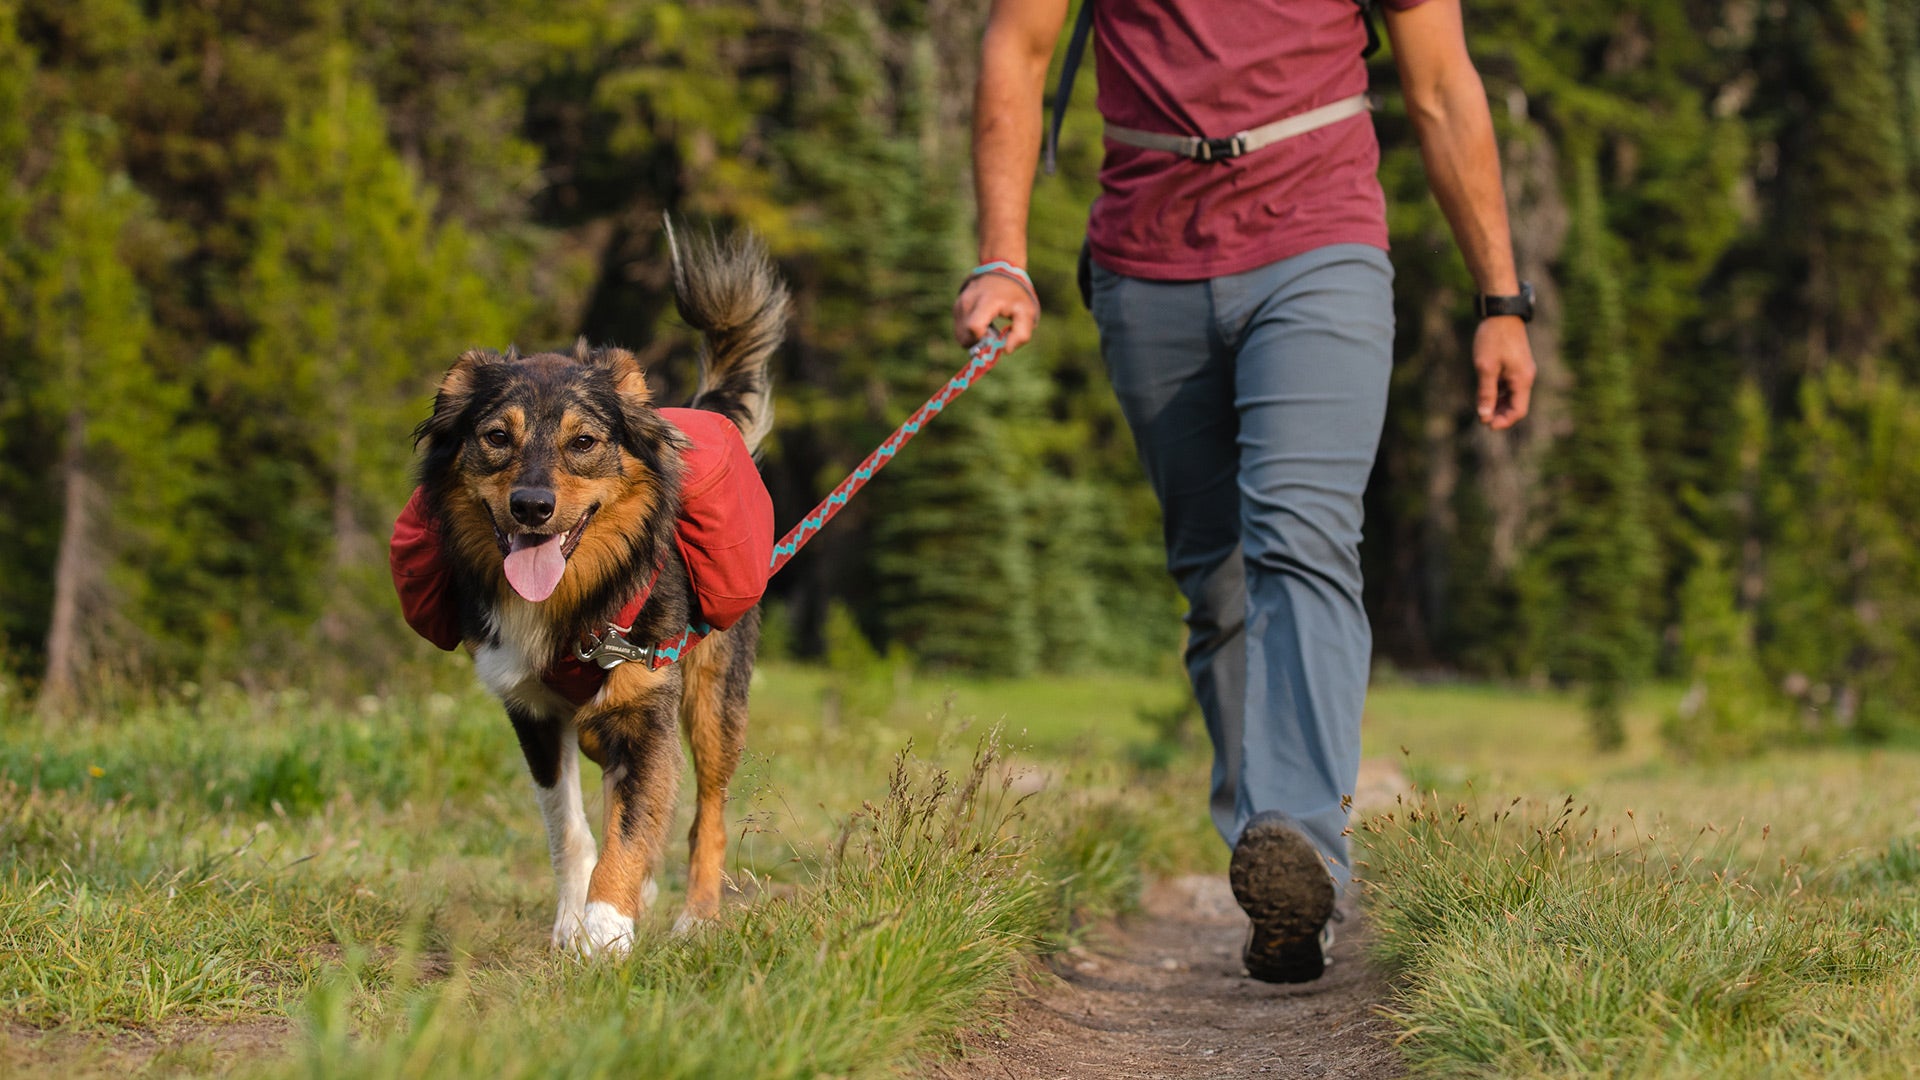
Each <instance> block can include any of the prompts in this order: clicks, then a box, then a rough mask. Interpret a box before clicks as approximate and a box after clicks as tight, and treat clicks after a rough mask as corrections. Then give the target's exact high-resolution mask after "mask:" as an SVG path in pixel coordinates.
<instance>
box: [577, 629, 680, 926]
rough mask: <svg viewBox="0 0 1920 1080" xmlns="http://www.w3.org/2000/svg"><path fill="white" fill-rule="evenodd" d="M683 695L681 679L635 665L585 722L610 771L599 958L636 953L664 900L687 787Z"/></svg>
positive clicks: (594, 888) (593, 895)
mask: <svg viewBox="0 0 1920 1080" xmlns="http://www.w3.org/2000/svg"><path fill="white" fill-rule="evenodd" d="M629 669H634V670H631V671H629ZM622 676H624V677H622ZM679 691H680V675H679V672H677V671H673V670H672V669H669V670H668V671H666V672H649V671H645V670H644V669H640V666H639V665H637V664H630V665H627V666H626V667H623V668H620V669H616V671H615V672H614V673H613V676H612V677H610V678H609V679H608V683H607V687H606V689H605V690H604V691H603V692H602V694H601V696H600V698H599V699H598V700H597V701H596V702H595V710H594V712H593V713H592V714H591V715H582V717H581V734H582V737H583V740H584V742H585V745H586V747H587V751H588V755H589V756H590V757H592V758H594V760H596V761H598V762H599V763H600V766H601V768H602V769H604V770H605V771H606V776H605V779H604V781H603V790H604V791H605V795H606V812H607V818H606V828H605V829H604V830H603V833H602V835H603V836H604V838H605V843H604V845H603V847H602V850H601V852H600V861H599V863H598V864H596V865H595V866H594V868H593V877H592V879H591V880H590V881H589V883H588V885H587V907H586V919H585V925H586V939H587V941H586V945H587V950H588V951H591V952H593V953H611V954H614V955H619V954H623V953H625V952H627V950H629V949H630V948H632V946H633V931H634V920H635V919H636V918H638V917H639V915H640V913H641V912H643V911H645V910H647V909H648V908H649V907H651V906H652V905H653V901H654V898H655V897H656V896H657V895H659V892H660V887H659V885H658V884H657V883H656V882H655V881H654V870H655V868H656V867H657V866H658V865H659V863H660V856H661V851H662V848H663V846H664V841H665V839H666V834H667V827H668V826H669V825H670V824H671V823H672V821H673V797H674V792H675V791H676V790H677V788H678V787H679V783H680V740H679V733H678V731H677V730H676V729H675V728H676V725H675V723H674V713H675V711H676V710H675V706H676V705H677V703H678V698H679Z"/></svg>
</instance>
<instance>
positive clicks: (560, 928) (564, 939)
mask: <svg viewBox="0 0 1920 1080" xmlns="http://www.w3.org/2000/svg"><path fill="white" fill-rule="evenodd" d="M586 934H587V915H586V912H585V910H584V909H583V908H581V907H572V906H569V905H566V904H562V905H560V913H559V914H558V915H555V916H554V917H553V947H554V948H556V949H560V950H563V951H566V952H576V953H585V952H586V947H585V943H586Z"/></svg>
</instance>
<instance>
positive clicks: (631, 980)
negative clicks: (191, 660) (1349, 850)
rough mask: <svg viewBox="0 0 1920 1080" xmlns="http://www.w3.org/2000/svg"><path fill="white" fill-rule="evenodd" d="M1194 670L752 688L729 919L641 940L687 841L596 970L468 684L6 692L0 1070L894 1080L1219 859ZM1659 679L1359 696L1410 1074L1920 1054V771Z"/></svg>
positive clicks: (831, 681)
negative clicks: (1700, 734) (1771, 752)
mask: <svg viewBox="0 0 1920 1080" xmlns="http://www.w3.org/2000/svg"><path fill="white" fill-rule="evenodd" d="M1183 694H1184V691H1183V689H1182V688H1181V686H1180V684H1179V683H1178V682H1176V681H1174V680H1173V679H1172V678H1171V677H1170V676H1166V675H1157V676H1153V677H1139V678H1115V677H1088V678H1081V679H1037V678H1036V679H1022V680H956V679H947V678H940V677H931V676H913V675H909V674H907V673H904V672H901V671H899V670H897V669H893V668H889V667H887V666H886V665H883V664H876V665H869V666H868V669H866V670H864V671H863V672H862V673H861V674H858V675H846V674H839V675H835V674H831V673H828V672H825V671H821V670H818V669H809V668H801V667H796V666H793V665H784V664H775V665H769V666H766V667H764V668H763V669H762V671H761V673H760V675H759V676H758V678H757V681H756V687H755V708H754V721H753V725H752V729H751V731H750V734H749V739H748V743H749V750H748V754H747V757H746V760H745V762H744V763H743V767H742V770H741V774H740V777H739V778H738V781H737V783H736V785H735V791H734V800H733V804H732V805H731V807H730V808H729V817H730V820H731V822H732V829H731V835H732V837H733V846H732V849H731V852H730V859H729V868H730V871H731V872H732V874H733V876H734V878H735V880H736V881H738V882H739V883H740V884H741V885H742V887H743V888H744V889H745V890H746V892H747V893H748V894H749V895H750V896H751V901H750V902H745V903H739V904H736V905H734V906H733V907H732V908H731V909H730V910H729V912H728V914H727V915H726V917H725V919H724V920H723V922H722V924H721V925H720V926H718V927H716V928H712V929H709V930H707V931H703V932H701V933H698V934H695V935H692V936H688V937H674V936H672V935H670V934H669V933H667V931H666V925H667V923H668V922H669V921H670V920H671V916H672V912H673V910H674V904H675V903H676V901H677V899H678V895H677V894H678V892H679V890H680V889H681V888H682V887H683V886H684V880H685V854H684V850H683V849H682V847H681V846H680V844H679V843H678V842H677V839H676V841H675V843H674V845H673V848H672V850H671V851H670V852H669V855H668V858H667V860H666V864H665V866H664V868H663V873H664V876H663V887H664V890H665V891H664V893H663V895H662V898H661V903H660V905H659V907H658V908H657V909H656V915H655V917H654V919H653V920H652V921H651V922H649V923H648V924H647V925H646V926H645V927H644V928H643V941H642V943H641V946H640V947H639V948H638V949H636V950H635V952H634V954H633V956H632V957H631V958H629V959H627V960H626V961H624V962H620V963H596V964H581V963H577V962H574V961H571V960H567V959H564V958H560V957H555V956H553V955H551V954H550V953H549V951H548V950H547V948H546V945H545V942H546V933H547V927H548V925H549V923H550V920H551V913H552V909H551V902H552V901H551V883H550V877H549V871H548V869H547V866H546V854H545V850H546V849H545V841H544V836H543V834H542V831H541V825H540V821H539V815H538V814H537V812H536V811H535V809H534V806H533V800H532V798H531V796H530V792H529V788H528V782H527V780H526V778H525V775H524V769H523V766H522V765H521V763H520V759H519V754H518V751H517V749H516V747H515V744H514V741H513V739H512V735H511V732H510V730H509V729H508V727H507V725H506V724H505V722H504V720H503V719H502V718H501V717H500V715H499V713H498V710H497V706H495V705H494V704H493V703H491V702H490V701H488V700H487V699H486V698H485V697H484V695H482V694H480V693H478V692H461V693H455V694H436V693H426V694H421V695H418V696H416V697H395V698H390V699H372V698H369V699H363V700H361V701H359V702H356V703H349V704H347V705H345V706H337V705H329V704H326V703H323V702H319V701H316V700H313V699H310V698H308V697H306V696H303V695H300V694H292V693H283V694H277V695H264V696H248V695H243V694H240V693H238V692H232V691H208V692H206V693H205V694H202V695H198V696H195V697H192V698H190V699H182V700H176V701H172V702H168V703H159V704H154V703H149V704H146V705H139V706H129V707H128V708H126V709H124V710H121V711H118V712H117V713H115V714H114V715H112V716H96V717H92V718H82V719H79V720H69V721H61V722H57V723H54V722H43V721H40V720H36V719H32V718H29V717H27V716H24V715H3V716H0V1074H4V1075H7V1076H13V1075H60V1076H67V1075H88V1074H98V1075H107V1074H115V1075H126V1074H129V1073H132V1074H143V1073H144V1074H148V1075H163V1074H195V1075H199V1074H206V1073H210V1072H232V1071H239V1072H243V1073H247V1074H249V1075H261V1076H276V1077H284V1076H314V1077H321V1076H327V1077H333V1076H356V1077H358V1076H364V1075H374V1076H390V1077H411V1076H419V1075H428V1074H444V1073H485V1074H489V1075H492V1074H499V1075H527V1076H531V1075H548V1074H555V1073H561V1074H567V1075H581V1076H591V1075H601V1074H607V1075H612V1074H614V1073H621V1074H633V1073H636V1072H640V1071H644V1072H646V1073H648V1074H665V1075H688V1076H691V1075H756V1076H817V1075H836V1076H883V1075H896V1074H899V1073H901V1072H910V1071H912V1070H914V1069H915V1068H917V1067H918V1066H919V1065H920V1064H922V1063H924V1062H926V1061H928V1060H929V1059H932V1058H937V1057H938V1056H940V1055H941V1054H942V1053H943V1052H945V1050H946V1049H947V1048H949V1047H950V1046H951V1039H952V1037H953V1032H954V1031H955V1030H956V1028H957V1027H959V1026H961V1025H964V1024H969V1023H977V1022H978V1020H979V1017H980V1016H982V1015H990V1014H991V1013H992V1012H993V1011H994V1010H995V1009H996V1008H997V1007H998V1005H997V1003H998V1002H999V1001H1000V1000H1001V999H1002V997H1003V996H1004V995H1005V994H1007V993H1009V991H1010V987H1012V986H1013V985H1015V981H1016V980H1015V979H1014V973H1015V972H1016V971H1018V970H1019V969H1020V967H1021V965H1022V964H1024V963H1025V958H1026V957H1028V956H1030V955H1032V954H1034V953H1036V952H1039V951H1044V950H1047V949H1051V948H1056V947H1058V946H1059V945H1060V944H1061V943H1063V942H1065V941H1067V940H1069V939H1070V936H1071V934H1072V933H1073V930H1072V927H1074V926H1078V925H1083V924H1084V923H1085V922H1086V921H1087V920H1089V919H1093V918H1097V917H1099V916H1101V915H1103V914H1106V913H1109V912H1112V911H1114V910H1117V909H1119V908H1122V907H1124V906H1126V905H1127V904H1128V903H1129V902H1130V901H1131V899H1132V897H1133V896H1134V895H1135V893H1136V892H1137V889H1138V887H1139V884H1140V882H1141V881H1142V879H1143V878H1145V877H1147V876H1150V875H1154V874H1164V873H1175V872H1187V871H1193V870H1209V871H1217V870H1219V869H1220V868H1221V867H1222V864H1223V862H1224V851H1223V850H1222V848H1221V845H1220V844H1219V842H1218V840H1217V839H1216V838H1215V837H1214V836H1213V834H1212V830H1211V826H1210V824H1209V823H1208V821H1207V818H1206V814H1205V794H1204V793H1205V784H1206V752H1205V748H1204V746H1203V745H1197V744H1196V738H1198V736H1197V732H1196V731H1194V730H1193V728H1192V726H1191V722H1190V721H1189V726H1188V727H1187V728H1185V729H1181V728H1179V727H1177V725H1174V724H1173V723H1172V722H1171V721H1172V720H1173V718H1175V717H1176V716H1177V715H1178V714H1179V712H1180V708H1181V703H1182V700H1183ZM1674 696H1675V694H1674V691H1672V690H1671V689H1670V688H1653V689H1650V690H1648V691H1647V692H1646V693H1645V694H1643V695H1642V696H1641V697H1640V698H1639V699H1637V700H1636V701H1635V702H1634V703H1633V708H1631V709H1630V710H1629V714H1628V717H1627V720H1628V734H1629V742H1628V746H1627V748H1626V749H1625V750H1624V751H1623V752H1621V753H1619V754H1617V755H1611V756H1599V755H1595V754H1593V753H1591V752H1590V751H1589V750H1588V748H1587V744H1586V732H1585V726H1584V724H1583V722H1582V720H1581V716H1580V711H1579V707H1578V704H1577V702H1576V701H1575V700H1573V699H1571V698H1569V697H1567V696H1565V695H1561V694H1557V693H1553V692H1546V691H1538V692H1536V691H1526V690H1516V689H1511V688H1489V687H1474V686H1417V685H1410V684H1405V683H1398V682H1389V683H1386V684H1384V685H1381V686H1379V687H1377V688H1376V690H1375V692H1374V693H1373V695H1372V697H1371V699H1370V701H1369V706H1368V718H1367V726H1366V736H1365V741H1366V746H1367V752H1368V753H1369V754H1372V755H1376V756H1380V755H1385V756H1392V757H1395V758H1400V759H1401V760H1403V761H1404V762H1405V763H1406V765H1407V768H1408V772H1409V773H1410V774H1411V775H1412V776H1413V777H1414V778H1415V779H1416V780H1417V781H1418V782H1419V784H1420V785H1421V786H1422V787H1423V788H1425V789H1428V790H1429V791H1430V794H1429V795H1428V796H1426V797H1425V798H1424V799H1423V800H1421V801H1419V802H1410V803H1407V804H1405V805H1402V806H1401V807H1399V808H1398V809H1397V810H1396V811H1395V812H1393V813H1392V814H1390V815H1385V816H1380V817H1376V818H1373V819H1371V820H1370V821H1368V822H1365V823H1364V824H1362V825H1361V827H1360V828H1359V830H1358V832H1359V844H1360V849H1361V855H1360V857H1361V859H1362V860H1363V861H1364V863H1365V866H1364V868H1363V870H1364V874H1365V876H1366V877H1367V878H1368V879H1369V881H1370V885H1369V891H1368V894H1367V902H1368V904H1369V906H1370V909H1371V912H1372V919H1373V922H1374V926H1375V930H1374V936H1373V940H1374V942H1375V947H1376V949H1377V950H1378V953H1379V955H1380V957H1381V958H1382V959H1383V960H1384V961H1385V962H1386V964H1387V965H1388V966H1389V968H1390V970H1391V971H1392V972H1393V973H1394V981H1393V983H1392V989H1391V999H1390V1000H1389V1001H1388V1002H1386V1004H1385V1008H1386V1009H1387V1010H1388V1012H1389V1015H1391V1016H1392V1017H1393V1018H1394V1019H1395V1021H1396V1022H1397V1023H1398V1024H1399V1025H1400V1026H1401V1028H1402V1029H1403V1030H1404V1032H1405V1033H1406V1038H1405V1040H1404V1041H1403V1043H1402V1044H1401V1045H1402V1048H1403V1051H1404V1052H1405V1053H1406V1055H1407V1056H1408V1060H1409V1061H1410V1062H1411V1063H1412V1064H1414V1065H1415V1066H1416V1067H1417V1068H1419V1069H1421V1070H1423V1071H1426V1072H1430V1073H1433V1074H1443V1075H1478V1076H1599V1075H1649V1076H1768V1075H1778V1076H1798V1075H1808V1074H1822V1075H1840V1076H1851V1075H1857V1076H1894V1075H1904V1074H1906V1073H1907V1072H1908V1071H1910V1070H1909V1069H1908V1067H1907V1062H1909V1061H1912V1060H1920V1035H1916V1034H1913V1032H1915V1031H1920V946H1916V944H1915V941H1916V934H1920V826H1916V824H1915V809H1916V808H1920V767H1916V766H1920V755H1917V754H1915V753H1914V752H1912V751H1908V750H1898V749H1885V750H1875V751H1868V750H1841V749H1826V750H1815V751H1803V752H1797V753H1793V754H1781V755H1776V756H1774V757H1769V758H1762V759H1759V760H1752V761H1746V762H1740V763H1735V764H1728V765H1717V766H1706V765H1684V764H1679V763H1675V762H1673V761H1670V760H1668V759H1667V758H1666V756H1665V755H1664V754H1663V752H1662V750H1661V747H1660V745H1659V743H1658V741H1657V738H1656V735H1655V733H1656V732H1657V730H1658V727H1659V723H1660V718H1661V715H1662V714H1663V712H1664V710H1665V709H1666V708H1668V707H1669V706H1670V704H1671V702H1672V700H1673V698H1674ZM995 727H998V728H999V730H1000V732H1001V735H1000V736H999V741H998V742H995V741H993V740H991V739H989V738H988V736H989V733H990V731H991V730H992V729H994V728H995ZM983 740H985V741H984V742H983ZM1200 741H1202V742H1203V739H1201V740H1200ZM983 746H984V747H985V751H984V752H983V750H982V748H983ZM909 748H910V749H909ZM903 751H904V752H903ZM1403 751H1404V755H1405V756H1404V758H1402V757H1401V755H1402V754H1403ZM591 772H592V771H591V770H589V774H590V779H589V781H588V784H587V799H588V803H589V813H590V815H591V814H592V813H593V811H594V809H595V804H596V803H597V800H598V784H597V778H591ZM1569 794H1571V795H1572V800H1571V801H1568V798H1567V796H1568V795H1569ZM1516 797H1517V798H1518V801H1517V802H1516V801H1515V798H1516ZM683 801H684V800H683ZM685 814H686V809H685V807H683V808H682V815H683V816H682V819H681V822H680V824H679V825H677V826H676V828H675V830H674V833H673V835H674V836H675V837H676V838H677V837H678V836H679V835H681V833H682V832H683V827H684V825H685V823H686V818H685ZM236 1045H239V1046H240V1047H241V1048H240V1049H239V1050H235V1049H234V1048H233V1047H234V1046H236ZM156 1050H157V1052H156Z"/></svg>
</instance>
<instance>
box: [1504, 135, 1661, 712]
mask: <svg viewBox="0 0 1920 1080" xmlns="http://www.w3.org/2000/svg"><path fill="white" fill-rule="evenodd" d="M1569 157H1570V159H1571V168H1572V171H1573V181H1572V183H1573V191H1572V197H1571V200H1570V201H1571V205H1572V212H1573V220H1572V228H1571V232H1570V234H1569V237H1568V242H1567V255H1566V282H1567V317H1566V340H1565V348H1566V355H1567V362H1568V366H1569V367H1570V368H1571V369H1572V375H1573V380H1574V381H1573V387H1572V390H1571V392H1570V393H1569V396H1568V411H1569V412H1570V413H1571V415H1572V423H1573V427H1572V430H1571V431H1570V432H1569V433H1568V435H1567V437H1566V438H1565V439H1564V440H1562V441H1561V443H1560V444H1559V446H1557V447H1556V448H1555V453H1554V457H1553V460H1552V463H1551V468H1550V473H1549V480H1548V483H1549V485H1550V488H1549V490H1550V492H1551V500H1550V505H1551V506H1552V507H1553V521H1552V524H1551V526H1550V527H1549V530H1548V533H1547V535H1546V537H1545V538H1544V539H1543V541H1542V542H1541V544H1540V546H1539V548H1538V549H1537V550H1536V551H1535V553H1534V555H1533V558H1532V560H1531V565H1530V566H1529V567H1528V568H1527V574H1526V576H1527V582H1526V585H1525V590H1524V591H1525V592H1526V593H1527V595H1529V596H1530V597H1531V598H1532V601H1533V603H1532V611H1533V618H1532V627H1533V634H1534V638H1535V641H1536V646H1535V648H1536V651H1537V655H1539V656H1541V657H1542V658H1543V659H1544V660H1545V661H1546V663H1547V664H1548V666H1549V669H1550V670H1552V671H1553V672H1554V673H1555V674H1557V675H1560V676H1563V677H1566V678H1570V679H1573V680H1575V681H1577V682H1579V683H1580V684H1582V685H1583V686H1584V688H1585V691H1586V694H1587V705H1588V715H1589V719H1590V722H1591V725H1592V728H1593V734H1594V740H1595V743H1596V744H1597V745H1599V746H1600V747H1601V748H1602V749H1615V748H1618V747H1619V746H1620V745H1621V744H1622V742H1623V741H1624V739H1625V730H1624V728H1623V727H1622V723H1621V709H1622V706H1623V704H1624V701H1625V697H1626V692H1627V690H1628V689H1629V688H1630V687H1631V685H1632V684H1633V681H1634V680H1635V679H1636V678H1638V677H1639V676H1641V675H1642V674H1643V673H1644V672H1645V671H1646V669H1647V666H1648V663H1649V661H1650V659H1651V656H1652V652H1653V644H1654V642H1653V635H1652V633H1651V631H1650V628H1649V626H1648V619H1647V611H1648V606H1649V605H1648V590H1649V586H1650V585H1651V582H1652V578H1653V574H1654V569H1655V564H1654V547H1653V537H1652V533H1651V532H1650V531H1649V529H1648V528H1647V523H1646V462H1645V459H1644V457H1643V451H1642V448H1641V444H1640V427H1639V424H1638V422H1637V416H1636V406H1635V393H1634V381H1633V368H1632V362H1631V360H1630V358H1629V357H1628V355H1627V353H1626V351H1625V349H1624V347H1623V337H1624V332H1623V327H1622V325H1621V321H1620V320H1621V307H1620V294H1619V282H1618V277H1617V276H1616V275H1615V273H1614V272H1613V270H1612V266H1613V265H1614V258H1615V257H1614V253H1613V250H1612V241H1611V238H1610V237H1609V236H1608V235H1607V232H1606V229H1605V225H1604V223H1603V221H1602V218H1601V201H1600V177H1599V167H1598V162H1597V155H1596V152H1595V148H1594V147H1593V145H1592V143H1591V142H1590V141H1589V142H1587V143H1586V144H1585V145H1582V144H1581V143H1579V142H1575V143H1574V144H1573V145H1572V146H1571V147H1570V148H1569Z"/></svg>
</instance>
